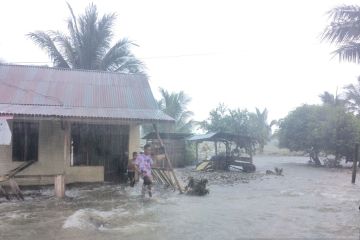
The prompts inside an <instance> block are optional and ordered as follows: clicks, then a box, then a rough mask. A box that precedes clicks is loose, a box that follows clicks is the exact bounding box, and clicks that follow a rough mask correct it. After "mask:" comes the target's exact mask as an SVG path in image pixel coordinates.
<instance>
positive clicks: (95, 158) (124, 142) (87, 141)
mask: <svg viewBox="0 0 360 240" xmlns="http://www.w3.org/2000/svg"><path fill="white" fill-rule="evenodd" d="M128 138H129V128H128V127H127V126H119V125H95V124H79V123H74V124H72V125H71V157H70V159H71V160H70V161H71V166H107V165H109V167H111V168H119V166H117V165H119V162H121V161H122V160H123V158H124V156H123V155H124V153H125V152H127V151H128ZM126 163H127V161H126Z"/></svg>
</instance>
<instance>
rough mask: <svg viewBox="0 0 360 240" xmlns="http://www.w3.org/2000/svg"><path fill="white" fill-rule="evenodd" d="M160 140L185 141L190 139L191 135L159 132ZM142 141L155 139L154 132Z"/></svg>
mask: <svg viewBox="0 0 360 240" xmlns="http://www.w3.org/2000/svg"><path fill="white" fill-rule="evenodd" d="M159 135H160V138H161V139H185V138H188V137H190V136H191V135H192V134H191V133H174V132H161V133H159ZM142 139H157V134H156V132H150V133H148V134H147V135H146V136H144V137H143V138H142Z"/></svg>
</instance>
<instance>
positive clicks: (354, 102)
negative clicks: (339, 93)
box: [344, 78, 360, 115]
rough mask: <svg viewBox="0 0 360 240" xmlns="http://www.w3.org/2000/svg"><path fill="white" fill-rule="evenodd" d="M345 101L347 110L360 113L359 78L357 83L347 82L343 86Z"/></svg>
mask: <svg viewBox="0 0 360 240" xmlns="http://www.w3.org/2000/svg"><path fill="white" fill-rule="evenodd" d="M344 90H345V91H344V92H345V101H346V106H347V108H348V110H349V111H350V112H352V113H354V114H356V115H359V113H360V78H359V79H358V83H357V84H356V85H355V84H349V85H347V86H346V87H345V88H344Z"/></svg>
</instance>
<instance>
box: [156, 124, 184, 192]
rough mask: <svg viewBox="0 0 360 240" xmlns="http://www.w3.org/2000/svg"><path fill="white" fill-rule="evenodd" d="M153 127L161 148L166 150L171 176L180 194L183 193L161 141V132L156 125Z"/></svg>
mask: <svg viewBox="0 0 360 240" xmlns="http://www.w3.org/2000/svg"><path fill="white" fill-rule="evenodd" d="M153 127H154V129H155V132H156V136H157V138H158V140H159V142H160V145H161V147H162V148H163V149H164V154H165V159H166V160H167V163H168V164H169V170H170V172H171V174H172V175H173V177H174V180H175V183H176V186H177V187H178V189H179V192H180V193H183V190H182V187H181V186H180V183H179V181H178V179H177V177H176V175H175V172H174V169H173V167H172V164H171V161H170V159H169V157H168V154H167V152H166V149H165V146H164V142H163V141H162V139H161V137H160V134H159V130H158V128H157V126H156V124H153Z"/></svg>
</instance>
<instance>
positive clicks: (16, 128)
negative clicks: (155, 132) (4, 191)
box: [0, 65, 174, 185]
mask: <svg viewBox="0 0 360 240" xmlns="http://www.w3.org/2000/svg"><path fill="white" fill-rule="evenodd" d="M0 120H1V121H0V122H1V123H8V128H9V130H10V132H11V139H10V141H9V144H8V145H0V176H1V175H3V174H5V173H6V172H8V171H10V170H11V169H14V168H16V167H17V166H19V165H20V164H22V163H24V162H26V161H34V163H33V164H32V165H31V166H30V167H28V168H27V169H25V170H23V171H22V172H21V173H19V174H18V175H20V176H19V177H21V175H23V177H24V178H20V179H19V180H17V181H18V182H19V184H22V185H25V184H27V185H34V184H36V185H37V184H49V183H53V178H50V177H47V176H51V175H56V174H64V176H65V180H66V183H75V182H102V181H115V180H117V178H118V176H119V170H120V171H121V170H124V168H125V167H126V165H127V161H128V157H129V156H128V155H129V154H128V153H129V152H130V153H131V152H133V151H139V150H140V126H141V125H142V124H145V123H162V124H170V125H171V124H172V123H173V121H174V120H173V119H172V118H171V117H169V116H167V115H166V114H164V113H163V112H161V111H160V110H159V109H158V106H157V103H156V101H155V99H154V97H153V94H152V92H151V89H150V86H149V83H148V81H147V78H146V77H145V76H144V75H142V74H121V73H113V72H102V71H89V70H70V69H58V68H49V67H39V66H21V65H0ZM1 129H3V131H2V132H6V131H4V129H6V128H4V126H3V127H2V128H1V127H0V135H1ZM5 135H8V134H5ZM0 138H1V136H0ZM3 142H6V140H5V141H0V144H3Z"/></svg>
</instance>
